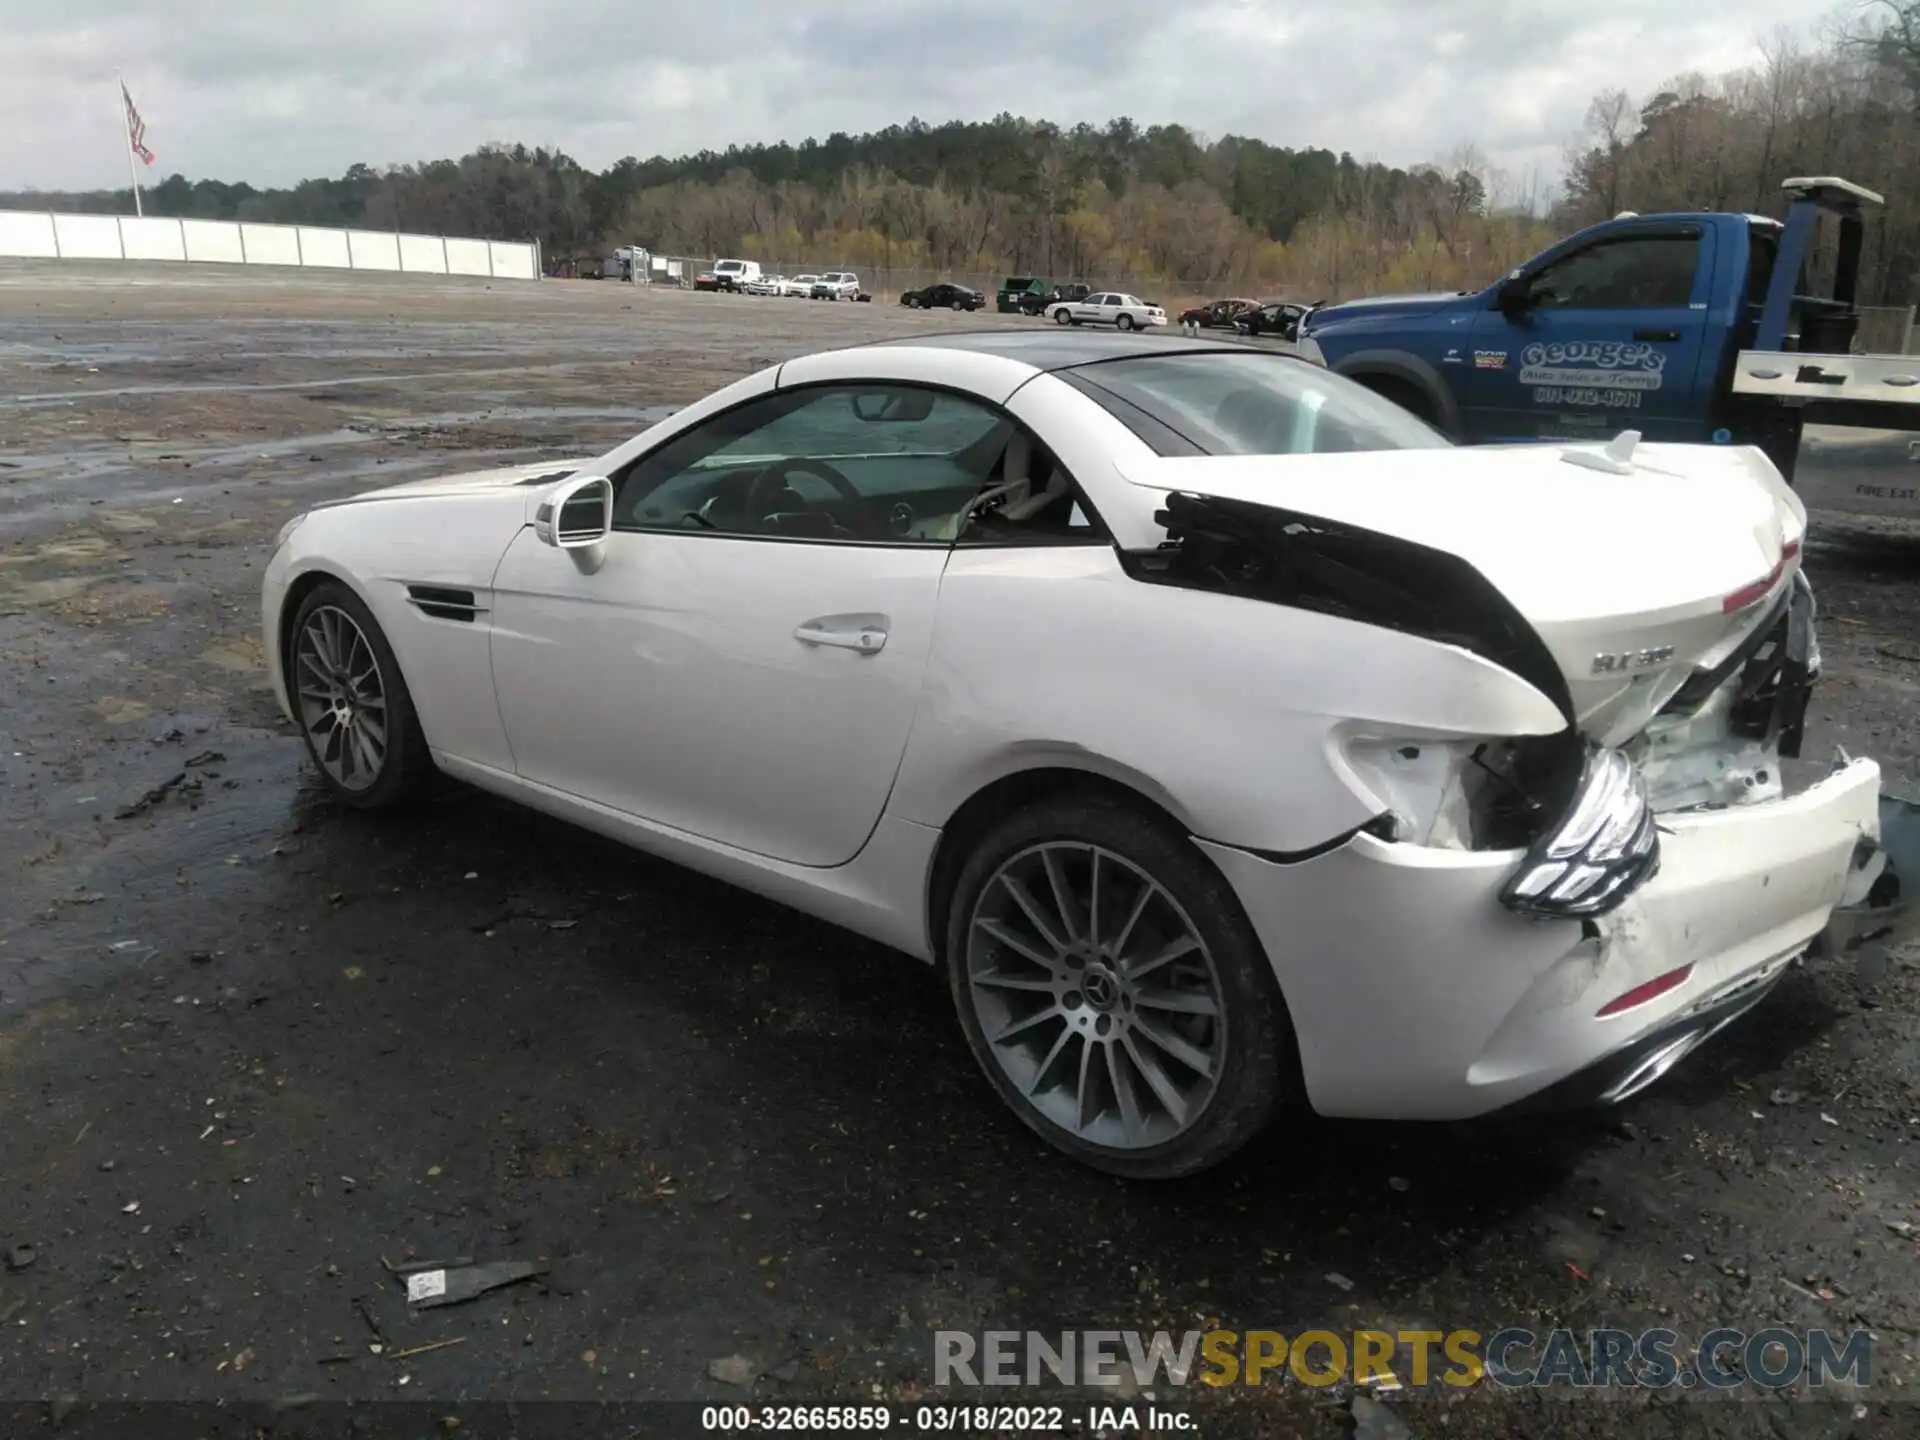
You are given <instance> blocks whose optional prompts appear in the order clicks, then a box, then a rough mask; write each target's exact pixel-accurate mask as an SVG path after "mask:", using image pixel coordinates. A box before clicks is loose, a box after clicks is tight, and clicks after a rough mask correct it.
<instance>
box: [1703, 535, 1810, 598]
mask: <svg viewBox="0 0 1920 1440" xmlns="http://www.w3.org/2000/svg"><path fill="white" fill-rule="evenodd" d="M1799 553H1800V542H1799V541H1798V540H1789V541H1788V542H1787V543H1786V544H1785V545H1782V546H1781V547H1780V559H1779V560H1778V561H1777V562H1775V564H1774V567H1773V569H1771V570H1769V571H1768V572H1767V573H1766V574H1765V575H1763V576H1762V577H1761V578H1760V579H1758V580H1756V581H1754V582H1753V583H1752V584H1751V585H1742V586H1741V587H1740V588H1739V589H1738V590H1736V591H1734V592H1733V593H1732V594H1731V595H1729V596H1727V597H1726V598H1725V599H1724V600H1722V601H1721V602H1720V613H1721V614H1722V615H1737V614H1738V613H1739V612H1740V611H1742V610H1745V609H1746V608H1747V607H1748V606H1749V605H1758V604H1759V603H1760V602H1761V601H1762V600H1764V599H1766V598H1767V596H1768V595H1770V594H1771V593H1772V592H1773V587H1774V586H1775V585H1778V584H1779V583H1780V577H1781V576H1782V575H1784V574H1786V572H1787V566H1788V565H1789V564H1790V563H1792V560H1793V557H1794V556H1796V555H1798V554H1799Z"/></svg>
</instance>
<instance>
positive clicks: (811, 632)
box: [793, 615, 887, 655]
mask: <svg viewBox="0 0 1920 1440" xmlns="http://www.w3.org/2000/svg"><path fill="white" fill-rule="evenodd" d="M793 638H794V639H796V640H798V641H799V642H800V643H801V644H802V645H832V646H835V647H836V648H838V649H841V650H858V651H859V652H860V653H861V654H862V655H877V654H879V653H880V649H881V647H882V646H884V645H885V644H886V643H887V631H886V617H885V616H884V615H828V616H824V617H822V618H821V619H818V620H809V621H807V622H805V623H804V624H802V625H801V626H800V627H799V628H798V629H796V630H795V631H794V632H793Z"/></svg>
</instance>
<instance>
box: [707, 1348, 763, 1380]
mask: <svg viewBox="0 0 1920 1440" xmlns="http://www.w3.org/2000/svg"><path fill="white" fill-rule="evenodd" d="M707 1374H709V1375H711V1376H712V1377H713V1378H714V1379H716V1380H718V1381H719V1382H720V1383H721V1384H722V1385H751V1384H753V1382H754V1381H756V1380H758V1379H759V1378H760V1365H759V1362H758V1361H755V1360H749V1359H748V1358H747V1357H746V1356H744V1355H722V1356H721V1357H720V1358H719V1359H718V1360H710V1361H708V1362H707Z"/></svg>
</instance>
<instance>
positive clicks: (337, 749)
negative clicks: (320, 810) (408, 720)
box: [293, 605, 387, 790]
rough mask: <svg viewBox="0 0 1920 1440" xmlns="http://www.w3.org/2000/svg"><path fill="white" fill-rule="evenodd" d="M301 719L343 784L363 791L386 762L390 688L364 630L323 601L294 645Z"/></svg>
mask: <svg viewBox="0 0 1920 1440" xmlns="http://www.w3.org/2000/svg"><path fill="white" fill-rule="evenodd" d="M293 664H294V689H295V693H296V694H297V695H298V696H299V701H300V723H301V725H302V727H303V728H304V729H305V730H306V733H307V740H308V743H309V744H310V745H311V746H312V748H313V754H314V758H315V759H316V760H318V761H319V762H320V768H321V769H323V770H325V771H326V772H327V774H328V775H329V776H330V777H331V778H332V779H333V780H334V781H335V782H336V783H337V784H339V785H340V786H341V787H342V788H344V789H347V790H365V789H367V788H369V787H370V786H372V785H373V784H374V782H375V781H377V780H378V779H379V778H380V772H381V771H382V769H384V768H385V766H386V761H387V691H386V685H385V684H384V682H383V681H382V679H381V676H380V661H379V659H378V657H377V656H376V655H375V654H374V651H373V646H372V645H371V644H370V643H369V642H368V640H367V636H366V632H365V631H363V630H362V629H361V628H360V625H359V623H358V622H357V621H356V620H355V619H354V618H353V616H351V615H349V614H348V613H347V612H346V611H345V610H342V609H340V608H338V607H337V606H333V605H322V606H319V607H318V608H316V609H315V610H314V611H313V613H312V614H310V615H308V616H307V619H306V623H305V624H303V625H302V626H301V627H300V633H299V635H298V637H297V638H296V639H295V641H294V646H293Z"/></svg>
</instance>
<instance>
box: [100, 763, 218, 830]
mask: <svg viewBox="0 0 1920 1440" xmlns="http://www.w3.org/2000/svg"><path fill="white" fill-rule="evenodd" d="M199 785H200V782H199V781H198V780H195V781H193V782H192V783H191V784H189V783H188V780H187V772H186V771H184V770H182V771H180V772H179V773H178V774H175V775H169V776H168V777H167V778H166V779H165V780H162V781H161V782H160V783H159V784H158V785H156V786H154V787H153V788H152V789H151V790H149V791H147V793H146V794H144V795H142V796H141V797H140V798H139V799H138V800H135V801H133V802H132V803H131V804H127V805H122V806H121V807H120V808H119V809H118V810H116V811H114V812H113V818H114V819H116V820H131V819H133V817H134V816H136V815H144V814H145V813H146V812H147V811H149V810H151V809H152V808H153V807H154V806H156V805H159V804H161V803H163V802H164V801H165V800H166V798H167V797H168V796H169V795H171V794H172V793H173V792H174V791H176V790H186V789H198V788H199Z"/></svg>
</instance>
